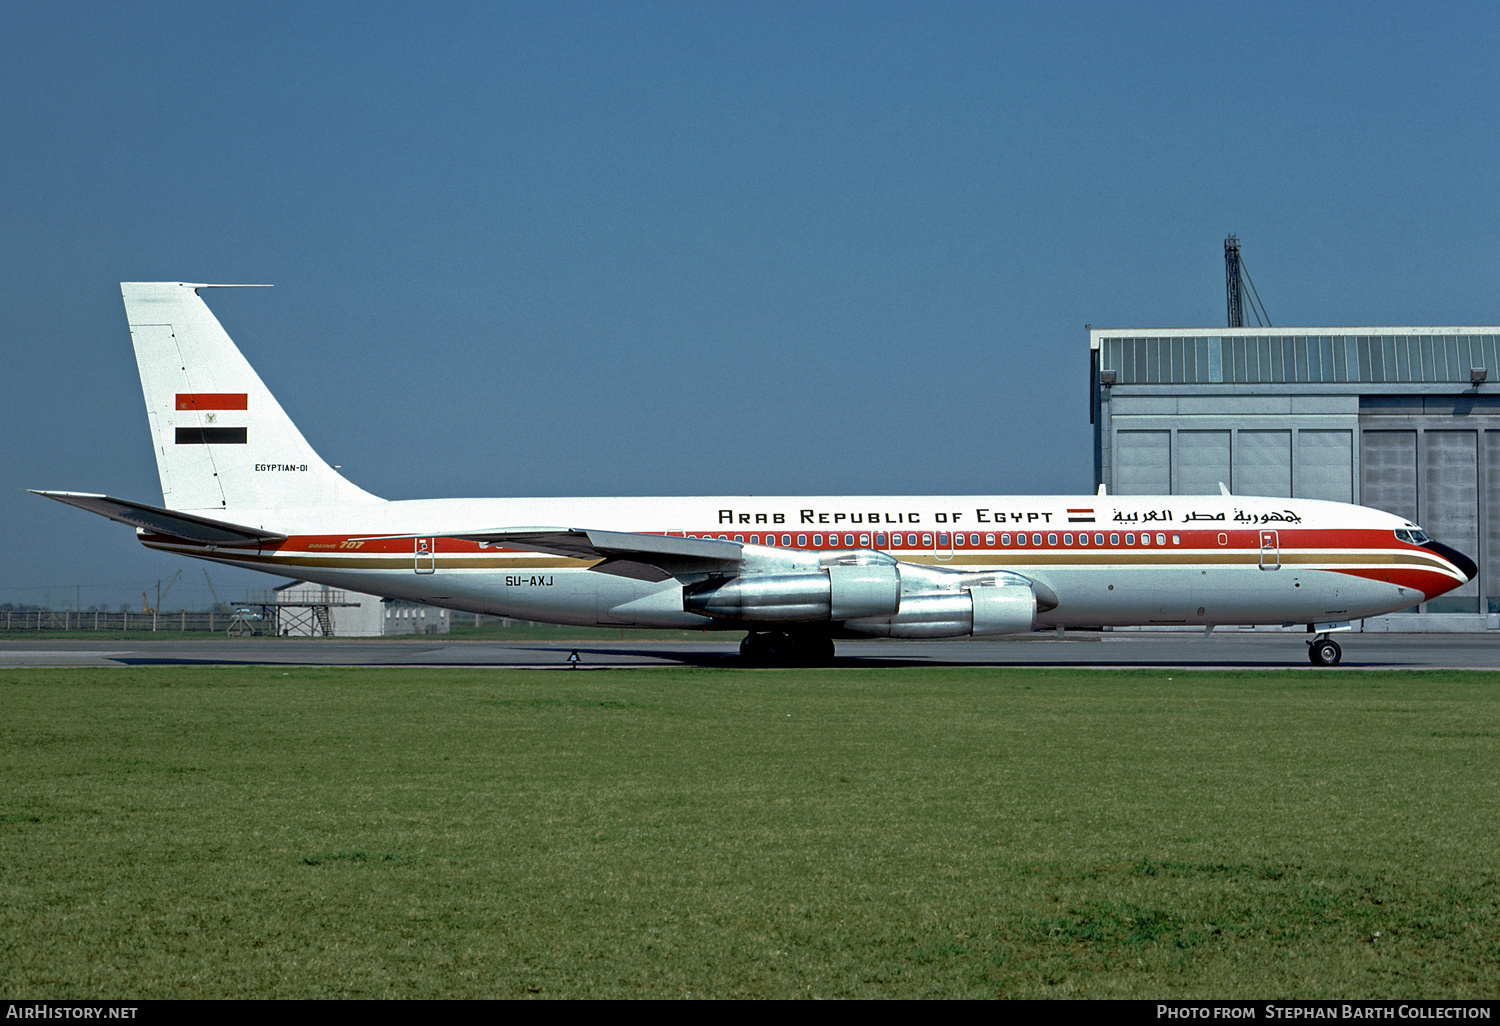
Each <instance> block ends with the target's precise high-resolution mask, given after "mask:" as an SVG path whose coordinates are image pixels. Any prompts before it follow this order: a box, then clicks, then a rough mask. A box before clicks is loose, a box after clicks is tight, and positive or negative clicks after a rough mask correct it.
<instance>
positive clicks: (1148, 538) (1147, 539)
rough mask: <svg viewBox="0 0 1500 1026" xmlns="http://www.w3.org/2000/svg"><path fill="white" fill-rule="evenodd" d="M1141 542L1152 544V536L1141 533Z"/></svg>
mask: <svg viewBox="0 0 1500 1026" xmlns="http://www.w3.org/2000/svg"><path fill="white" fill-rule="evenodd" d="M1141 544H1142V545H1150V544H1151V536H1150V535H1149V534H1143V535H1141Z"/></svg>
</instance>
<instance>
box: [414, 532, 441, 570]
mask: <svg viewBox="0 0 1500 1026" xmlns="http://www.w3.org/2000/svg"><path fill="white" fill-rule="evenodd" d="M415 552H416V566H415V569H416V571H417V573H419V574H430V573H432V572H433V571H435V570H436V569H437V539H436V538H418V539H417V541H416V547H415Z"/></svg>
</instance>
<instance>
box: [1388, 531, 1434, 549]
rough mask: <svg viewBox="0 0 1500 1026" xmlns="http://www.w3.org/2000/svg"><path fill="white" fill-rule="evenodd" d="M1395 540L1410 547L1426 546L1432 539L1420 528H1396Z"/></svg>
mask: <svg viewBox="0 0 1500 1026" xmlns="http://www.w3.org/2000/svg"><path fill="white" fill-rule="evenodd" d="M1396 540H1397V541H1404V542H1407V543H1408V544H1411V545H1426V544H1427V543H1428V542H1430V541H1432V539H1431V538H1429V537H1428V536H1427V532H1426V531H1424V530H1422V529H1421V528H1420V527H1414V528H1398V529H1397V531H1396Z"/></svg>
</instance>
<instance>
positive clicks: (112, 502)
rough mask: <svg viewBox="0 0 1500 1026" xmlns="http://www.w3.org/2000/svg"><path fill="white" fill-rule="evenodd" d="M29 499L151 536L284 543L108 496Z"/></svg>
mask: <svg viewBox="0 0 1500 1026" xmlns="http://www.w3.org/2000/svg"><path fill="white" fill-rule="evenodd" d="M28 490H29V491H30V492H31V493H32V494H33V495H42V496H45V497H46V498H49V499H56V500H57V501H58V502H66V503H67V504H68V505H69V506H77V507H78V508H79V509H86V510H88V511H89V512H90V513H98V514H99V515H100V516H103V517H109V519H111V520H118V521H119V522H120V523H122V524H129V525H130V526H131V527H140V528H144V529H145V530H147V531H151V532H152V533H154V534H166V535H171V536H172V537H174V538H183V539H186V540H187V541H194V542H203V543H207V544H210V545H215V544H217V545H258V544H260V543H262V542H273V541H285V540H286V535H284V534H277V533H276V532H275V531H262V530H260V529H259V528H255V527H241V526H240V525H239V524H226V523H225V522H224V521H222V520H210V519H209V518H208V517H200V516H194V515H193V514H191V513H178V512H176V511H174V510H169V509H162V508H161V507H159V506H147V505H145V504H144V503H140V502H128V501H126V500H125V499H113V498H110V497H109V496H108V495H88V494H85V493H82V492H42V491H37V490H36V489H35V488H32V489H28Z"/></svg>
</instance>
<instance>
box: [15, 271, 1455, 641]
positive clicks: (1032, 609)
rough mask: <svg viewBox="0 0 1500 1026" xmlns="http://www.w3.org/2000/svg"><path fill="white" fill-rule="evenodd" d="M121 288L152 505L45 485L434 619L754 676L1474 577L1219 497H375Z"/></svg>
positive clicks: (1358, 598)
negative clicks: (877, 644) (711, 640)
mask: <svg viewBox="0 0 1500 1026" xmlns="http://www.w3.org/2000/svg"><path fill="white" fill-rule="evenodd" d="M214 287H225V286H210V285H190V284H184V283H181V282H126V283H124V284H122V285H121V286H120V291H121V293H122V294H123V296H124V299H125V312H126V314H127V316H128V318H129V322H130V336H131V340H132V342H133V343H134V346H135V355H136V363H137V365H138V366H139V368H140V375H141V388H142V390H143V391H144V393H145V397H146V415H147V417H148V418H149V419H150V423H151V437H152V442H153V444H154V445H155V448H156V465H157V470H158V472H159V473H160V476H161V490H162V504H161V505H160V506H153V505H148V504H145V503H140V502H132V501H128V500H125V499H116V498H111V497H109V496H106V495H90V494H83V493H78V492H56V491H39V492H37V494H39V495H45V496H47V497H48V498H51V499H56V500H58V501H59V502H66V503H69V504H71V505H74V506H80V507H82V508H84V509H87V510H90V511H92V512H95V513H99V514H101V515H103V516H106V517H109V518H110V519H112V520H118V521H120V522H121V523H125V524H129V525H131V526H132V527H134V528H135V529H136V534H137V536H138V537H139V538H140V540H141V543H142V544H144V545H146V546H147V547H148V548H153V549H159V550H161V551H164V552H174V553H179V554H181V555H185V556H195V557H198V558H201V559H209V560H214V561H216V562H220V563H227V564H229V565H231V566H238V567H247V568H249V569H253V570H263V571H266V572H268V573H274V574H280V575H284V576H290V577H296V578H299V579H302V580H307V581H312V582H315V583H318V584H324V585H329V586H331V587H335V588H347V589H350V590H355V591H360V592H366V593H370V594H375V595H382V596H385V597H387V598H392V599H406V600H409V601H413V602H423V603H428V604H431V605H435V606H446V607H447V608H449V609H457V610H463V611H467V612H479V613H489V614H495V615H500V616H509V617H517V618H520V619H526V620H537V621H544V622H549V623H562V624H581V625H587V626H607V627H657V628H662V627H665V628H693V629H699V628H701V629H707V630H734V631H748V632H749V633H748V636H747V637H746V639H745V640H744V642H743V643H742V644H741V652H742V653H743V655H744V656H745V657H746V659H747V660H748V661H751V662H787V661H822V660H826V659H828V658H830V657H831V656H832V655H833V639H834V638H854V637H882V638H886V637H888V638H956V637H968V636H985V635H1002V634H1021V633H1025V632H1029V631H1033V630H1038V629H1041V628H1048V627H1101V626H1133V625H1150V624H1191V625H1196V626H1201V627H1204V628H1205V629H1209V628H1212V627H1213V626H1214V625H1217V624H1306V625H1307V627H1308V630H1309V632H1310V633H1312V634H1313V635H1314V637H1313V639H1312V641H1311V642H1309V648H1308V653H1309V657H1310V658H1311V660H1312V661H1313V662H1314V663H1321V664H1324V665H1332V664H1334V663H1337V662H1338V661H1339V659H1340V656H1341V653H1340V650H1339V646H1338V644H1337V643H1336V642H1334V641H1333V640H1331V639H1330V638H1329V637H1328V632H1329V631H1333V630H1337V629H1340V628H1344V627H1347V626H1348V625H1349V621H1351V620H1354V619H1358V618H1360V617H1366V616H1375V615H1379V614H1381V613H1389V612H1393V611H1395V610H1399V609H1405V608H1407V607H1410V606H1414V605H1416V604H1417V603H1419V602H1421V601H1423V600H1424V599H1430V598H1434V597H1436V596H1438V595H1441V594H1442V593H1444V592H1446V591H1449V590H1450V589H1452V588H1455V587H1458V586H1460V585H1462V584H1463V583H1464V582H1465V581H1468V580H1471V579H1472V578H1473V577H1474V575H1475V572H1476V568H1475V565H1474V562H1473V561H1472V560H1470V559H1469V558H1468V557H1467V556H1464V555H1463V554H1461V553H1459V552H1457V551H1455V550H1454V549H1452V548H1450V547H1448V546H1446V545H1443V544H1440V543H1438V542H1435V541H1433V540H1432V539H1430V538H1429V537H1427V535H1426V534H1425V533H1423V531H1422V529H1421V528H1419V527H1418V526H1417V525H1415V524H1413V523H1411V522H1409V521H1406V520H1403V519H1402V518H1401V517H1398V516H1394V515H1392V514H1390V513H1384V512H1381V511H1380V510H1375V509H1369V508H1366V507H1363V506H1353V505H1348V504H1345V503H1338V502H1325V501H1320V500H1315V499H1295V498H1294V499H1285V498H1261V497H1254V496H1242V495H1230V494H1228V493H1227V490H1223V489H1221V491H1223V494H1220V495H1160V496H1134V495H1133V496H1116V495H1105V494H1103V492H1102V490H1101V493H1100V494H1098V495H1084V496H1006V495H962V496H926V495H923V496H890V495H866V496H842V497H835V496H807V497H759V496H757V497H749V496H731V497H694V498H585V499H419V500H401V501H388V500H385V499H381V498H378V497H376V496H374V495H371V494H370V493H369V492H366V491H364V490H363V489H361V488H359V487H358V486H356V485H354V484H352V483H351V482H349V481H348V480H346V479H345V478H344V477H343V476H342V475H340V474H339V473H338V472H337V471H336V470H335V469H334V468H333V467H331V466H329V465H328V464H327V463H325V462H324V461H323V460H322V459H321V458H320V457H319V456H318V454H317V453H316V452H314V451H313V449H312V447H311V446H310V445H308V443H307V441H306V440H305V439H304V438H303V437H302V433H301V432H300V431H298V430H297V427H296V425H294V424H293V423H292V421H291V419H290V418H289V417H288V416H287V415H286V413H285V412H283V411H282V408H281V406H280V404H278V403H277V401H276V399H275V397H274V396H272V395H271V393H270V392H269V391H268V390H267V389H266V386H265V385H264V384H263V383H262V382H261V380H260V377H259V375H257V374H256V373H255V371H254V370H253V369H252V368H251V366H250V364H249V363H248V362H247V361H246V360H245V358H244V356H243V355H241V353H240V351H239V349H238V348H237V347H236V346H235V344H234V342H233V341H232V340H231V339H230V338H229V336H228V334H227V333H225V331H224V329H223V327H221V326H220V324H219V322H218V320H217V319H216V318H215V317H214V315H213V313H212V312H211V311H210V310H209V309H208V307H207V305H205V303H204V302H203V300H202V298H201V297H200V296H199V290H200V289H205V288H214Z"/></svg>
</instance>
